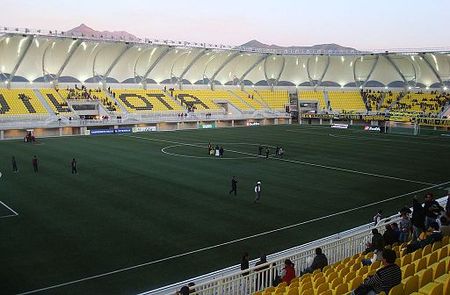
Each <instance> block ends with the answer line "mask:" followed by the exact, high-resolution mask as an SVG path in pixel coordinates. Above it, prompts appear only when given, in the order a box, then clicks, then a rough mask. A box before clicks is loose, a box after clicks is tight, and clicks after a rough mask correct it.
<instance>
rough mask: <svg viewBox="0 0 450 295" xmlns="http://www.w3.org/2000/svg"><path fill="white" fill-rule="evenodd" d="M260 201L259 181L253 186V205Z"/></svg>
mask: <svg viewBox="0 0 450 295" xmlns="http://www.w3.org/2000/svg"><path fill="white" fill-rule="evenodd" d="M260 199H261V181H258V182H257V183H256V185H255V203H256V202H258V201H259V200H260Z"/></svg>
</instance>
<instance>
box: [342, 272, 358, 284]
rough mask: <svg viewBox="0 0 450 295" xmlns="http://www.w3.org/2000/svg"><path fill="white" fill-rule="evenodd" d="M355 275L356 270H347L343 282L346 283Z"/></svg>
mask: <svg viewBox="0 0 450 295" xmlns="http://www.w3.org/2000/svg"><path fill="white" fill-rule="evenodd" d="M355 277H356V272H349V273H348V274H347V275H346V276H345V277H344V283H348V282H350V281H351V280H353V279H354V278H355Z"/></svg>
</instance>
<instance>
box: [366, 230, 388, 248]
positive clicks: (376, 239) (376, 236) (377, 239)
mask: <svg viewBox="0 0 450 295" xmlns="http://www.w3.org/2000/svg"><path fill="white" fill-rule="evenodd" d="M383 249H384V239H383V236H382V235H381V234H380V233H379V232H378V229H376V228H374V229H372V242H371V243H370V244H369V245H368V247H367V249H366V251H365V253H366V254H367V253H369V252H375V251H380V252H381V251H383Z"/></svg>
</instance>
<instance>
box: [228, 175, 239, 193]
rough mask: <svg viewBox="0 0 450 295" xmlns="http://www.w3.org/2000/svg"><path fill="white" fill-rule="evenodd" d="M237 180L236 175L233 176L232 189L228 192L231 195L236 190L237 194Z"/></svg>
mask: <svg viewBox="0 0 450 295" xmlns="http://www.w3.org/2000/svg"><path fill="white" fill-rule="evenodd" d="M237 183H238V182H237V180H236V177H235V176H233V178H231V190H230V192H229V193H228V194H229V195H231V193H232V192H234V195H235V196H236V195H237Z"/></svg>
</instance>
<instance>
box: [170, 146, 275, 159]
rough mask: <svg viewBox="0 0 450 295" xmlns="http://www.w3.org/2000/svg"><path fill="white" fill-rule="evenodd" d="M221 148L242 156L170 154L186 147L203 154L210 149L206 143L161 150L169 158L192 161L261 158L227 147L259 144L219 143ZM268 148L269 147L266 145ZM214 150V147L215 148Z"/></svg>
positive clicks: (226, 151) (227, 152) (251, 153)
mask: <svg viewBox="0 0 450 295" xmlns="http://www.w3.org/2000/svg"><path fill="white" fill-rule="evenodd" d="M218 145H219V146H222V145H223V146H224V151H225V154H237V155H241V156H239V157H226V156H224V157H216V156H213V155H205V156H197V155H189V154H186V153H176V152H170V151H169V150H171V149H176V148H179V147H186V148H189V147H190V148H195V149H201V150H202V152H204V151H206V150H207V148H208V143H205V142H200V143H189V144H174V145H169V146H166V147H163V148H162V149H161V152H162V153H163V154H166V155H169V156H174V157H183V158H192V159H209V160H242V159H256V158H258V157H259V156H258V155H257V153H253V152H244V151H239V150H233V149H230V148H227V147H226V146H230V145H231V146H233V145H245V146H255V147H257V146H259V144H254V143H245V142H224V143H218ZM264 146H267V145H264ZM213 149H214V147H213Z"/></svg>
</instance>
